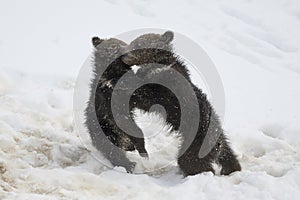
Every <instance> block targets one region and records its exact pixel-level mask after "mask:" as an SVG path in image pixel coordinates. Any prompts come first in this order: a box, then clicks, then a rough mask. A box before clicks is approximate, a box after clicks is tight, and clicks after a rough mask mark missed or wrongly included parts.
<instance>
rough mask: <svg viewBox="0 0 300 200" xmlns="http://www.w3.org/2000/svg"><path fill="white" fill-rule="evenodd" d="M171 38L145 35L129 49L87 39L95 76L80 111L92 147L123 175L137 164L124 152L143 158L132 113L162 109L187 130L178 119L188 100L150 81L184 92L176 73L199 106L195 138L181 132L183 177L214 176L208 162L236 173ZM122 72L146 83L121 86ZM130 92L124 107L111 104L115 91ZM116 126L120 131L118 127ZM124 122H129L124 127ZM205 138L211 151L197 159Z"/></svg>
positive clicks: (118, 42) (173, 122)
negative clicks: (121, 169) (167, 83)
mask: <svg viewBox="0 0 300 200" xmlns="http://www.w3.org/2000/svg"><path fill="white" fill-rule="evenodd" d="M173 39H174V33H173V32H171V31H166V32H165V33H163V34H154V33H149V34H144V35H141V36H139V37H137V38H136V39H134V40H133V41H132V42H131V43H130V44H129V45H128V44H126V43H125V42H123V41H121V40H118V39H116V38H110V39H100V38H98V37H94V38H92V43H93V46H94V52H93V59H94V60H93V65H94V69H93V75H94V77H93V79H92V81H91V85H90V98H89V101H88V105H87V108H86V110H85V115H86V121H85V124H86V126H87V128H88V131H89V134H90V136H91V140H92V143H93V145H94V146H95V147H96V148H97V150H99V151H100V152H101V153H102V154H103V155H104V156H105V157H106V158H107V159H108V160H109V161H110V162H111V164H112V165H113V166H122V167H124V168H125V169H126V171H127V172H129V173H132V172H133V170H134V167H135V164H136V163H135V162H132V161H130V160H129V159H128V158H127V157H126V154H125V151H134V150H137V151H138V153H139V155H140V156H142V157H145V158H147V157H148V153H147V150H146V148H145V140H144V138H143V132H142V131H141V129H140V128H139V127H138V126H137V125H136V124H134V123H132V122H133V117H134V116H133V113H132V112H131V111H132V110H133V109H134V108H139V109H142V110H144V111H147V112H149V111H151V110H150V108H151V107H152V106H153V105H157V104H158V105H161V106H163V107H164V109H165V113H166V122H167V123H169V124H171V125H172V129H173V130H179V131H180V127H181V126H185V127H188V126H189V125H188V124H181V123H183V122H182V120H181V119H182V116H181V115H182V110H183V109H190V107H189V106H186V105H188V104H189V102H190V100H189V99H185V100H184V101H183V102H179V100H178V95H177V96H176V95H175V94H174V92H173V91H171V90H170V89H169V88H167V87H165V86H164V85H161V84H157V83H155V82H153V81H152V82H151V81H149V80H165V79H168V80H169V81H170V80H171V81H173V82H174V83H173V85H176V87H177V89H178V91H181V92H182V94H184V92H185V91H186V90H187V89H186V88H185V86H183V85H180V84H178V81H179V80H177V78H176V76H174V73H173V72H174V70H175V71H176V72H177V73H179V74H180V75H181V76H182V77H184V78H185V80H186V81H187V82H188V83H189V86H190V88H192V91H193V93H194V94H195V99H196V102H197V104H198V105H197V106H198V107H197V108H198V110H196V111H197V112H198V113H199V120H198V122H197V126H196V131H195V134H193V133H191V131H185V132H180V134H181V138H182V140H183V143H182V144H183V145H182V146H181V147H179V148H180V150H179V155H178V158H177V161H178V165H179V168H180V170H181V171H182V173H183V175H184V176H189V175H195V174H198V173H201V172H206V171H211V172H213V173H214V172H215V171H214V169H213V163H217V164H218V165H219V166H220V167H221V172H220V173H221V175H228V174H230V173H232V172H235V171H240V170H241V166H240V164H239V161H238V160H237V158H236V155H235V154H234V152H233V150H232V149H231V148H230V146H229V143H228V141H227V138H226V136H225V135H224V132H223V129H222V127H221V124H220V121H219V118H218V115H217V114H216V113H215V111H214V109H213V107H212V105H211V104H210V102H209V101H208V99H207V97H206V95H205V94H204V93H203V92H202V91H201V90H200V89H199V88H197V87H196V86H195V85H194V84H193V83H192V81H191V79H190V73H189V70H188V68H187V67H186V65H185V63H184V62H183V61H182V60H181V59H180V58H179V56H177V55H176V54H175V53H174V51H173V46H172V43H171V42H172V41H173ZM134 66H138V67H139V69H138V70H137V71H134V70H133V67H134ZM125 74H126V77H127V78H126V80H129V81H128V82H130V77H131V78H133V79H136V78H137V79H139V80H142V81H143V80H148V82H147V81H146V82H147V84H144V85H142V86H141V87H139V88H135V89H132V88H134V86H132V87H131V86H128V85H126V84H123V85H125V86H122V83H121V84H120V83H118V82H119V80H120V79H121V77H122V76H124V75H125ZM128 77H129V78H128ZM172 77H174V78H172ZM126 80H125V82H126ZM118 84H119V85H118ZM117 85H118V86H117ZM129 85H130V83H129ZM114 90H115V91H114ZM130 90H132V91H133V92H132V93H130V100H129V103H128V105H123V104H121V105H120V104H118V102H117V103H114V102H113V101H114V100H113V95H114V94H118V91H119V92H120V94H121V93H123V94H126V92H127V91H130ZM119 100H120V99H119ZM112 105H113V106H112ZM124 106H127V109H129V112H125V111H124V109H125V110H126V108H124ZM113 109H114V110H115V113H113V111H112V110H113ZM187 112H188V113H190V116H184V117H188V118H193V117H194V116H193V113H195V110H188V111H187ZM116 113H117V114H116ZM116 116H117V119H116ZM187 121H188V120H187ZM119 124H122V126H123V127H122V128H121V127H120V126H118V125H119ZM126 124H130V125H128V126H127V129H126ZM124 127H125V128H124ZM124 129H126V130H124ZM187 130H188V129H187ZM205 138H209V139H208V141H209V142H208V143H209V144H208V146H210V148H209V149H208V152H207V153H206V154H205V155H204V156H200V153H199V152H200V149H201V146H203V145H204V146H205V145H206V146H207V144H204V143H205V141H206V140H205ZM206 143H207V142H206Z"/></svg>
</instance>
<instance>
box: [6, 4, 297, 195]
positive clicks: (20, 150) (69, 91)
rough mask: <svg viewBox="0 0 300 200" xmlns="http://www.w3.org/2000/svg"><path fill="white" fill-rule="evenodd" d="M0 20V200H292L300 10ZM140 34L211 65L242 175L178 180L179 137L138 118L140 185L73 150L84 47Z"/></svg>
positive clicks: (157, 11) (96, 13)
mask: <svg viewBox="0 0 300 200" xmlns="http://www.w3.org/2000/svg"><path fill="white" fill-rule="evenodd" d="M0 13H1V14H0V15H1V17H0V26H1V31H0V199H22V200H23V199H31V200H34V199H118V200H119V199H278V200H279V199H280V200H281V199H299V198H300V139H299V134H300V123H299V122H300V114H299V111H300V106H299V102H300V90H299V85H300V37H299V35H300V2H299V1H298V0H276V1H275V0H262V1H250V0H239V1H237V0H236V1H222V0H212V1H202V0H199V1H197V0H185V1H180V0H174V1H160V0H152V1H150V0H143V1H138V0H126V1H121V0H106V1H105V0H89V1H58V0H54V1H47V2H45V1H37V0H27V1H21V0H18V1H17V0H14V1H5V2H4V1H1V3H0ZM144 27H153V28H156V27H157V28H165V29H171V30H174V31H177V32H180V33H182V34H185V35H187V36H188V37H190V38H192V39H193V40H194V41H196V42H198V43H199V44H200V45H201V46H202V47H203V48H204V49H205V50H206V52H207V53H208V55H209V56H210V57H211V59H212V60H213V62H214V63H215V65H216V67H217V69H218V71H219V74H220V76H221V78H222V81H223V85H224V88H225V94H226V116H225V117H226V119H225V122H224V128H225V130H226V133H227V135H228V137H229V138H230V141H231V144H232V146H233V148H234V150H235V151H236V153H237V155H238V158H239V160H240V162H241V165H242V168H243V170H242V171H241V172H237V173H234V174H232V175H230V176H220V175H213V174H212V173H203V174H199V175H196V176H191V177H187V178H183V177H182V175H180V174H179V173H178V168H177V166H176V163H171V165H167V164H169V161H171V160H174V158H175V156H176V150H177V149H176V148H175V147H176V146H177V145H179V144H180V140H178V138H177V135H176V133H170V132H169V131H168V129H169V128H170V127H169V126H168V125H166V124H165V123H164V121H163V119H162V118H161V117H160V116H158V115H154V114H148V113H143V112H142V111H139V110H137V111H136V115H137V119H136V120H137V122H138V123H139V125H140V126H141V127H142V129H143V131H144V133H145V134H146V135H149V136H151V137H149V139H147V140H146V148H149V149H150V159H149V160H144V159H141V158H139V157H138V156H137V154H136V153H134V152H133V153H129V155H128V156H129V157H130V158H132V159H133V160H136V161H137V162H138V164H137V167H136V169H135V172H137V173H142V172H146V173H145V174H134V175H132V174H127V173H123V172H124V171H125V170H124V169H123V168H117V170H112V169H110V168H108V167H106V166H105V165H103V164H101V163H100V162H99V161H98V160H97V159H95V156H93V155H97V154H99V152H97V151H96V150H95V149H93V148H92V147H91V146H85V145H84V144H83V143H82V141H81V139H80V137H79V135H80V134H78V131H77V129H76V128H75V126H74V123H73V121H74V119H73V106H72V103H73V99H72V98H73V91H74V87H75V80H76V76H77V73H78V72H79V69H80V67H81V64H82V63H83V62H84V60H85V59H86V58H87V57H88V55H89V54H90V53H91V51H92V45H91V42H90V38H91V37H92V36H94V35H99V36H100V37H110V36H114V35H116V34H118V33H121V32H123V31H128V30H133V29H137V28H144ZM167 141H171V142H167ZM158 151H159V153H157V152H158ZM99 156H101V155H99ZM166 165H167V167H165V168H162V169H161V170H158V171H155V172H154V173H152V172H151V171H152V170H153V169H156V168H159V167H163V166H166ZM122 171H123V172H122Z"/></svg>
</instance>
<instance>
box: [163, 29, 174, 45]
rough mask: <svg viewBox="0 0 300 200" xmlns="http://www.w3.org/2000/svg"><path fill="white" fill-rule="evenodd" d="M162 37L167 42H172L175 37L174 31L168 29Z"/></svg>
mask: <svg viewBox="0 0 300 200" xmlns="http://www.w3.org/2000/svg"><path fill="white" fill-rule="evenodd" d="M161 39H162V40H163V41H164V42H166V43H170V42H171V41H172V40H173V39H174V33H173V32H172V31H166V32H165V33H164V34H162V35H161Z"/></svg>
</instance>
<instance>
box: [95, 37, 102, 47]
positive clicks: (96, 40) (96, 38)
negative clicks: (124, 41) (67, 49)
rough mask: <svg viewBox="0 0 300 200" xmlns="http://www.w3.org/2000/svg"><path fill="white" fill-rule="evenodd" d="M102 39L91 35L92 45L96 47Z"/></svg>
mask: <svg viewBox="0 0 300 200" xmlns="http://www.w3.org/2000/svg"><path fill="white" fill-rule="evenodd" d="M103 41H104V40H102V39H100V38H99V37H93V38H92V43H93V45H94V47H97V46H98V45H99V44H100V43H101V42H103Z"/></svg>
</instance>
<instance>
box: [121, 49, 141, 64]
mask: <svg viewBox="0 0 300 200" xmlns="http://www.w3.org/2000/svg"><path fill="white" fill-rule="evenodd" d="M121 59H122V61H123V62H124V63H125V64H126V65H134V63H135V62H136V60H137V57H136V56H134V55H133V54H132V53H130V52H129V53H127V54H126V55H124V56H122V58H121Z"/></svg>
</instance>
